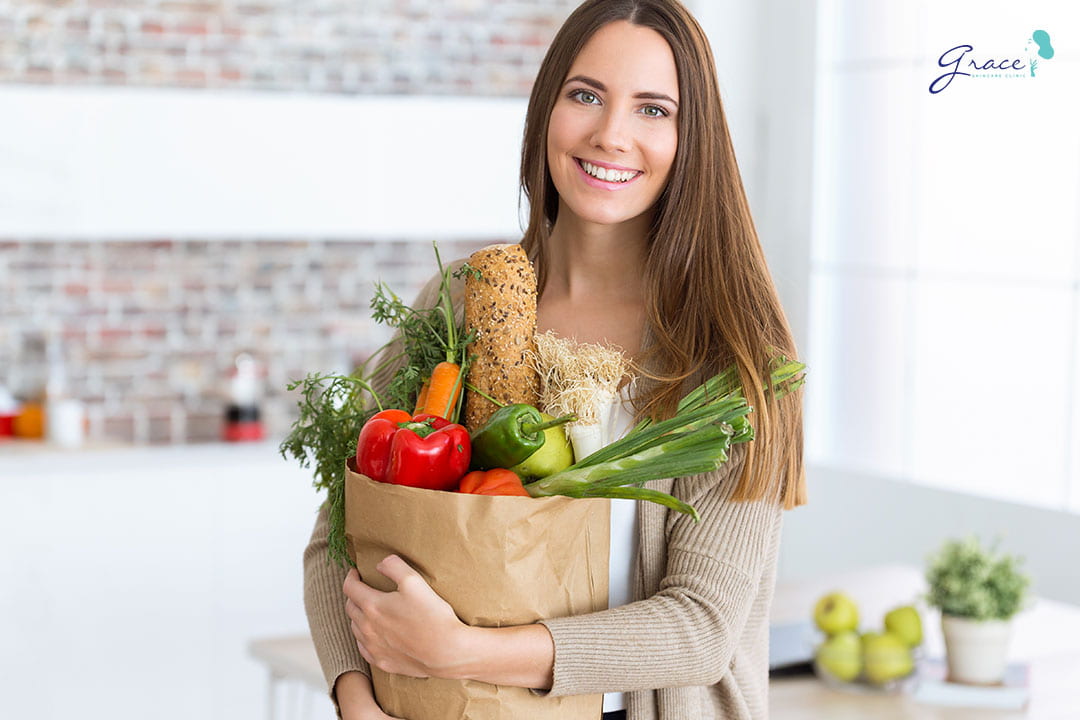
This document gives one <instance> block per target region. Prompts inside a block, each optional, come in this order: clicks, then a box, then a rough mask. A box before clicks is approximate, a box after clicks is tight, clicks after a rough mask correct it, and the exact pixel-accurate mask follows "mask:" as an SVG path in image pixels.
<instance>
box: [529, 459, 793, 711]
mask: <svg viewBox="0 0 1080 720" xmlns="http://www.w3.org/2000/svg"><path fill="white" fill-rule="evenodd" d="M744 460H745V448H742V447H740V448H738V449H737V450H735V451H733V453H732V458H731V460H730V461H729V462H728V463H727V464H725V466H723V467H722V468H721V469H720V470H718V471H715V472H712V473H706V474H703V475H699V476H697V477H694V478H683V479H680V480H679V481H677V482H676V484H675V494H676V495H678V496H680V497H682V499H684V500H687V501H688V502H691V504H693V505H694V506H695V507H696V508H697V509H698V512H699V513H700V515H701V521H700V522H699V523H694V521H693V520H692V519H691V518H689V517H687V516H680V517H679V518H677V519H673V520H670V521H669V523H668V531H667V542H668V547H667V565H666V571H665V573H664V576H663V578H662V580H661V582H660V587H659V590H658V591H657V592H656V593H655V594H654V595H653V596H652V597H649V598H647V599H644V600H640V601H637V602H633V603H630V604H628V605H624V606H622V607H617V608H612V609H609V610H604V611H601V612H596V613H591V614H587V615H578V616H574V617H564V618H557V619H551V620H541V621H540V622H541V624H543V625H545V626H546V627H547V628H548V630H549V631H550V632H551V635H552V638H553V639H554V642H555V667H554V683H553V686H552V688H551V690H550V694H551V695H553V696H560V695H579V694H585V693H601V692H626V691H634V690H649V689H656V688H664V687H683V686H697V685H713V684H716V683H717V682H719V681H720V680H721V678H722V677H723V676H724V674H725V673H726V672H728V669H729V666H730V665H731V662H732V659H733V657H734V654H735V649H736V647H737V646H738V644H739V642H740V637H741V636H742V632H743V628H744V626H745V625H746V624H747V619H748V617H749V615H750V612H751V608H752V606H753V604H754V601H755V598H756V597H757V594H758V592H759V588H760V584H761V583H762V582H763V581H767V580H763V576H764V575H765V573H764V572H763V570H764V568H765V567H766V566H767V565H768V564H769V563H770V562H772V561H773V560H770V558H769V557H768V555H769V554H770V553H775V544H774V543H773V537H774V534H775V531H776V529H777V527H778V524H779V522H780V513H781V510H780V506H779V504H778V503H776V502H768V501H751V502H746V501H739V502H735V501H731V500H730V499H729V498H730V495H731V492H732V490H733V489H734V485H735V480H737V478H738V477H739V473H740V471H741V469H742V465H743V461H744ZM641 551H642V552H646V551H647V549H646V548H642V550H641Z"/></svg>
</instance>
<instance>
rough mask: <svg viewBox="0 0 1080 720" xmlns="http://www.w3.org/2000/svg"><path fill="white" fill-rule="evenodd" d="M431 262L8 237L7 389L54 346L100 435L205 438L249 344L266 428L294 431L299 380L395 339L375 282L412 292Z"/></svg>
mask: <svg viewBox="0 0 1080 720" xmlns="http://www.w3.org/2000/svg"><path fill="white" fill-rule="evenodd" d="M477 247H479V244H478V243H465V242H444V243H440V252H441V253H442V255H443V257H444V258H448V259H449V258H456V257H461V256H464V255H468V254H469V253H470V252H472V251H473V250H474V249H476V248H477ZM434 269H435V260H434V254H433V252H432V250H431V247H430V245H428V244H426V243H423V242H416V241H403V242H400V243H394V242H386V241H382V242H372V241H355V242H349V241H295V242H286V241H264V242H259V241H245V242H239V241H230V240H214V241H179V240H177V241H171V240H154V241H147V242H129V241H125V242H21V243H20V242H7V243H0V383H4V384H7V385H8V386H9V387H12V388H18V389H22V388H27V387H30V386H33V385H35V384H36V383H37V381H38V380H39V379H42V378H43V377H44V375H45V374H46V372H45V369H44V366H43V364H42V362H41V358H40V355H39V354H38V353H34V352H32V348H33V346H34V344H35V343H36V342H37V341H38V340H45V341H46V342H56V343H58V345H59V347H60V349H61V351H62V357H63V361H64V362H63V365H64V368H65V375H66V381H67V385H68V390H69V391H70V392H71V393H72V394H74V395H75V396H77V397H79V398H81V399H82V400H84V401H85V403H86V406H87V414H88V417H89V421H90V434H91V437H93V438H99V439H100V438H112V439H118V440H131V441H134V442H138V443H179V442H199V441H207V440H214V439H216V438H217V437H219V430H220V422H221V418H222V414H223V411H224V407H225V404H226V403H227V395H226V383H225V378H226V376H227V373H228V371H229V369H230V368H232V367H233V366H234V360H235V357H236V354H237V353H239V352H242V351H247V352H250V353H251V354H253V355H254V356H255V357H256V358H257V359H258V360H259V361H260V363H261V364H262V365H263V367H264V368H265V370H266V378H265V383H264V386H265V391H266V395H265V400H264V401H263V403H262V409H263V412H264V415H265V418H266V420H267V424H268V431H269V432H270V433H271V434H281V433H284V432H285V431H286V430H287V428H288V425H289V423H291V421H292V417H293V415H294V411H295V405H296V398H295V396H294V395H295V394H294V393H288V392H287V391H286V389H285V388H286V386H287V384H288V382H289V380H290V379H296V378H300V377H303V376H304V375H305V374H306V373H308V372H315V371H342V370H348V369H350V368H352V367H355V366H356V364H358V363H359V362H362V361H363V360H364V359H365V358H366V357H367V356H368V355H369V354H370V353H371V352H372V351H373V350H374V349H375V348H377V347H379V345H380V344H381V343H383V342H385V341H386V339H388V330H387V329H386V328H385V327H383V326H380V325H376V324H375V323H373V322H372V321H371V320H370V317H369V315H370V310H369V303H370V301H371V296H372V293H373V291H374V282H375V281H376V280H379V279H381V280H383V281H384V282H386V283H388V284H389V285H390V287H391V288H393V289H394V290H395V292H397V293H398V294H399V295H400V296H401V297H403V298H408V299H411V298H412V297H413V296H415V294H416V292H417V291H418V290H419V289H420V286H421V285H422V283H423V282H424V281H426V280H427V279H428V277H430V276H431V275H432V274H433V273H434Z"/></svg>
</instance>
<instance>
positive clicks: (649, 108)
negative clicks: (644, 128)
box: [642, 105, 667, 117]
mask: <svg viewBox="0 0 1080 720" xmlns="http://www.w3.org/2000/svg"><path fill="white" fill-rule="evenodd" d="M642 112H644V113H645V114H646V115H648V116H649V117H664V116H666V115H667V110H665V109H664V108H662V107H660V106H659V105H646V106H645V107H644V108H642Z"/></svg>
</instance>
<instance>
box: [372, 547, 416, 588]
mask: <svg viewBox="0 0 1080 720" xmlns="http://www.w3.org/2000/svg"><path fill="white" fill-rule="evenodd" d="M375 569H376V570H378V571H379V572H380V573H382V575H384V576H385V577H387V578H389V579H390V580H393V581H394V584H395V585H397V588H398V591H399V592H400V591H401V590H403V587H402V586H403V585H405V584H406V583H408V584H410V585H411V584H415V580H416V579H422V578H420V573H418V572H416V571H415V570H413V569H412V568H411V567H409V564H408V563H407V562H405V561H404V560H402V559H401V558H400V557H398V556H397V555H387V556H386V557H384V558H383V559H382V561H381V562H379V564H378V565H376V566H375ZM425 584H426V583H425Z"/></svg>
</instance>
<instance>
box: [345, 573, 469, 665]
mask: <svg viewBox="0 0 1080 720" xmlns="http://www.w3.org/2000/svg"><path fill="white" fill-rule="evenodd" d="M375 569H376V570H378V571H379V572H380V573H382V574H383V575H385V576H386V577H387V578H389V579H390V580H393V581H394V583H395V584H396V585H397V590H396V591H394V592H389V593H384V592H380V591H378V590H376V589H375V588H373V587H371V586H370V585H366V584H365V583H364V582H363V581H361V580H360V574H359V573H357V572H356V569H355V568H354V569H352V570H350V571H349V574H348V575H347V576H346V577H345V584H344V586H343V590H344V592H345V597H346V600H345V613H346V615H348V616H349V619H350V620H351V624H350V627H351V629H352V634H353V637H354V638H356V645H357V647H358V648H359V649H360V654H361V655H362V656H363V657H364V659H365V660H367V661H368V663H369V664H371V665H373V666H375V667H377V668H379V669H380V670H382V671H383V672H388V673H395V674H398V675H409V676H412V677H441V678H456V677H458V674H457V673H458V671H459V670H460V668H461V666H462V660H463V655H464V652H463V648H464V647H465V641H466V635H467V633H468V632H469V629H470V628H469V626H468V625H466V624H465V623H463V622H461V620H459V619H458V617H457V615H455V614H454V609H453V608H452V607H450V605H449V604H448V603H447V602H446V601H445V600H443V599H442V598H441V597H439V596H438V595H437V594H435V591H434V590H432V589H431V586H430V585H428V584H427V582H426V581H425V580H424V578H423V577H422V576H421V575H420V574H419V573H418V572H416V571H415V570H413V569H412V568H411V567H409V565H408V564H407V563H406V562H405V561H404V560H402V559H401V558H400V557H398V556H397V555H388V556H387V557H385V558H383V560H382V562H380V563H379V564H378V565H376V566H375Z"/></svg>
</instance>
